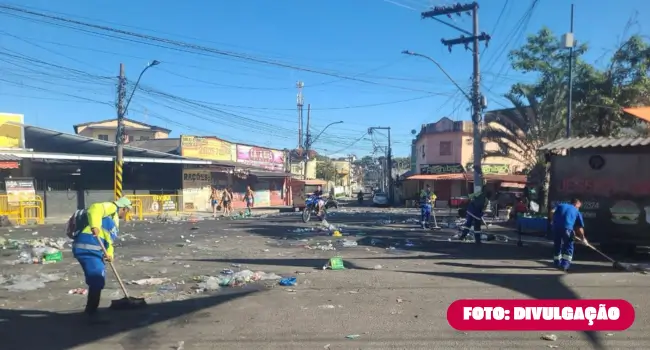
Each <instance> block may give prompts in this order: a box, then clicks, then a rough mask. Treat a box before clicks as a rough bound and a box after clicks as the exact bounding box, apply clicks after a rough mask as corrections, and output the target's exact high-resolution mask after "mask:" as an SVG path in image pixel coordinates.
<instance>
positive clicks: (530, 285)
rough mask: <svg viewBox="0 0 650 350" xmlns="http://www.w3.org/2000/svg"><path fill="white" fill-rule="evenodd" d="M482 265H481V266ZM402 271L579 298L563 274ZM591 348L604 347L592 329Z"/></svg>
mask: <svg viewBox="0 0 650 350" xmlns="http://www.w3.org/2000/svg"><path fill="white" fill-rule="evenodd" d="M481 267H482V266H481ZM399 272H404V273H415V274H424V275H429V276H436V277H445V278H456V279H463V280H469V281H475V282H481V283H485V284H490V285H493V286H498V287H501V288H505V289H510V290H512V291H515V292H519V293H521V294H523V295H526V296H529V297H531V298H534V299H580V297H579V296H578V295H577V294H576V293H575V292H573V291H572V290H571V289H570V288H569V287H567V286H566V285H564V283H562V281H561V278H562V276H563V275H561V274H558V275H548V274H544V275H540V274H517V275H512V274H507V273H489V274H485V273H472V272H433V271H432V272H423V271H399ZM583 333H584V334H585V335H586V336H587V338H588V339H589V342H590V343H591V345H592V348H593V349H605V346H604V345H603V343H602V337H601V336H600V335H599V334H598V333H596V332H593V331H587V332H583Z"/></svg>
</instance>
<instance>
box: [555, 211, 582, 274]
mask: <svg viewBox="0 0 650 350" xmlns="http://www.w3.org/2000/svg"><path fill="white" fill-rule="evenodd" d="M581 205H582V202H581V201H580V200H579V199H577V198H574V199H572V200H571V203H560V204H558V205H557V206H556V207H555V210H554V212H553V223H552V230H553V236H554V241H553V264H555V266H556V267H557V268H559V269H562V270H564V271H568V270H569V267H570V266H571V261H572V260H573V251H574V242H573V241H574V238H575V237H576V236H577V237H578V238H580V239H581V240H582V241H584V242H587V239H586V237H585V232H584V227H585V222H584V220H583V219H582V214H580V206H581Z"/></svg>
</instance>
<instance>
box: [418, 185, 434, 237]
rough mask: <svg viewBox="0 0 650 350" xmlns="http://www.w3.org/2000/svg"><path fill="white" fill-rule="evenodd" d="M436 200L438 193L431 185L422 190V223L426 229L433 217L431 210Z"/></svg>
mask: <svg viewBox="0 0 650 350" xmlns="http://www.w3.org/2000/svg"><path fill="white" fill-rule="evenodd" d="M435 201H436V195H435V194H434V193H433V191H432V190H431V185H427V187H426V189H423V190H422V191H421V192H420V224H421V225H422V228H423V229H425V228H427V227H428V225H429V220H430V219H431V211H432V210H433V204H434V203H435Z"/></svg>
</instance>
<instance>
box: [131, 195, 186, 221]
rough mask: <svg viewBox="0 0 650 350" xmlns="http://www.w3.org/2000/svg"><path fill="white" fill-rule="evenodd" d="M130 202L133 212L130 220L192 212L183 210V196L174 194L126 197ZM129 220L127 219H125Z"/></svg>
mask: <svg viewBox="0 0 650 350" xmlns="http://www.w3.org/2000/svg"><path fill="white" fill-rule="evenodd" d="M126 197H127V198H128V199H130V200H131V203H132V205H133V210H132V211H131V213H129V214H130V215H129V216H131V218H136V219H138V220H142V219H143V218H144V217H145V216H160V215H163V214H166V213H167V214H179V213H186V212H188V211H193V210H184V208H183V196H182V195H175V194H145V195H142V194H138V195H127V196H126ZM127 220H129V218H127Z"/></svg>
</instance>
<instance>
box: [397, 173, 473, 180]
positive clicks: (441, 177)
mask: <svg viewBox="0 0 650 350" xmlns="http://www.w3.org/2000/svg"><path fill="white" fill-rule="evenodd" d="M406 180H430V181H443V180H447V181H449V180H463V181H465V180H467V174H465V173H457V174H433V175H431V174H421V175H413V176H409V177H408V178H406Z"/></svg>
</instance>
